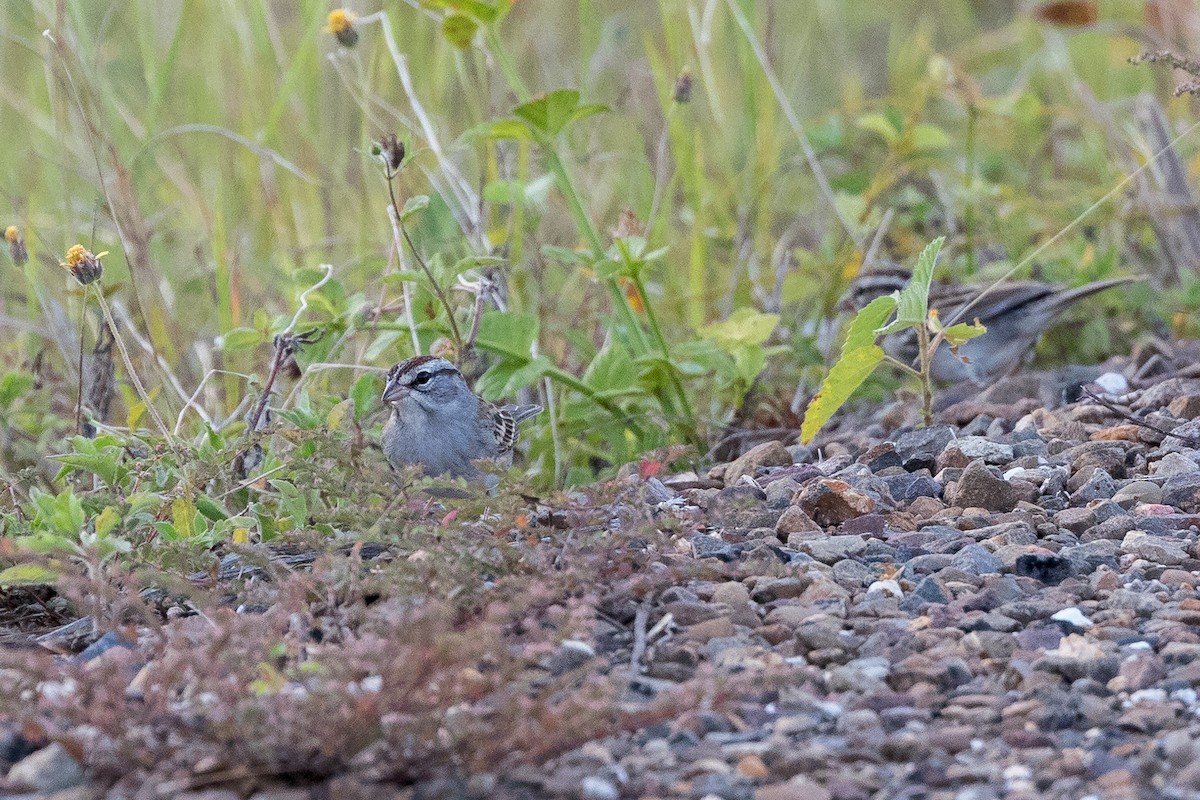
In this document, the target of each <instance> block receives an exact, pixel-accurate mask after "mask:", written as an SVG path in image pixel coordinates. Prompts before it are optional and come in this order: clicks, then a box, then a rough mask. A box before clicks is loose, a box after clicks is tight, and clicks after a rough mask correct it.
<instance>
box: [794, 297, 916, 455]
mask: <svg viewBox="0 0 1200 800" xmlns="http://www.w3.org/2000/svg"><path fill="white" fill-rule="evenodd" d="M895 309H896V298H895V297H892V296H891V295H885V296H884V297H876V298H875V299H874V300H872V301H871V302H870V303H868V304H867V305H866V307H864V308H863V309H862V310H861V311H859V312H858V314H856V315H855V317H854V319H853V320H852V321H851V322H850V329H849V330H848V331H847V332H846V341H845V342H843V343H842V352H841V355H840V356H839V357H838V360H837V363H835V364H834V365H833V367H832V368H831V369H830V370H829V374H828V375H826V376H825V380H824V381H823V382H822V383H821V389H820V391H818V392H817V394H816V396H815V397H813V399H812V400H811V401H810V402H809V404H808V409H807V410H806V411H805V412H804V422H803V423H802V424H801V426H800V440H801V441H802V442H804V443H805V444H807V443H808V442H810V441H812V438H813V437H814V436H816V435H817V432H818V431H820V430H821V428H822V427H824V425H825V423H826V422H828V421H829V420H830V418H831V417H832V416H833V415H834V414H836V413H837V410H838V409H839V408H841V407H842V405H843V404H844V403H845V402H846V401H847V400H848V399H850V396H851V395H852V394H854V391H855V390H856V389H858V387H859V386H861V385H862V382H863V381H865V380H866V379H867V376H868V375H870V374H871V372H872V371H873V370H874V369H875V367H877V366H879V362H881V361H883V356H884V353H883V348H881V347H879V345H877V344H875V340H876V338H877V337H878V334H877V333H876V331H877V329H878V328H879V326H880V325H882V324H883V322H884V321H885V320H886V319H887V318H888V317H889V316H891V314H892V312H893V311H895Z"/></svg>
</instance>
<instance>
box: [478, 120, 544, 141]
mask: <svg viewBox="0 0 1200 800" xmlns="http://www.w3.org/2000/svg"><path fill="white" fill-rule="evenodd" d="M474 130H475V131H476V132H477V133H480V134H482V135H483V136H484V137H486V138H488V139H516V140H517V141H526V140H528V139H530V138H532V136H531V129H530V127H529V123H527V122H525V121H524V120H520V119H498V120H494V121H492V122H489V123H486V124H485V125H482V126H479V127H478V128H475V129H474Z"/></svg>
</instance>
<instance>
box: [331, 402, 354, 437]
mask: <svg viewBox="0 0 1200 800" xmlns="http://www.w3.org/2000/svg"><path fill="white" fill-rule="evenodd" d="M347 415H349V416H350V417H352V418H353V416H354V401H353V400H350V399H346V400H343V401H342V402H340V403H338V404H337V405H335V406H334V407H333V408H331V409H329V413H328V414H327V415H326V416H325V427H326V428H328V429H329V430H330V432H332V431H336V430H338V429H339V428H341V427H342V423H343V422H345V421H346V416H347Z"/></svg>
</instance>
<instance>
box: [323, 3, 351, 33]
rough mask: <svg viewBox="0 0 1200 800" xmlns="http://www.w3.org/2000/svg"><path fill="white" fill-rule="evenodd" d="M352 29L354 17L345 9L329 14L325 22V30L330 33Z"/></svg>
mask: <svg viewBox="0 0 1200 800" xmlns="http://www.w3.org/2000/svg"><path fill="white" fill-rule="evenodd" d="M353 27H354V17H353V16H352V15H351V14H350V12H349V11H347V10H346V9H344V8H339V9H336V10H334V11H330V12H329V19H328V20H327V21H326V25H325V30H327V31H329V32H330V33H341V32H342V31H348V30H350V29H351V28H353Z"/></svg>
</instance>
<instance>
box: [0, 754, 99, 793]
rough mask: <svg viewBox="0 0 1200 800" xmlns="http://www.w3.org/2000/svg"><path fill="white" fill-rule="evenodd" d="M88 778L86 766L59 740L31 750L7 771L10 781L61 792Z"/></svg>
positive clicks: (43, 790) (46, 791)
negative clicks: (32, 751)
mask: <svg viewBox="0 0 1200 800" xmlns="http://www.w3.org/2000/svg"><path fill="white" fill-rule="evenodd" d="M84 780H85V777H84V774H83V767H81V766H80V765H79V762H78V761H76V760H75V759H74V758H72V757H71V754H70V753H68V752H67V749H66V748H65V747H63V746H62V745H61V744H59V743H58V742H51V743H50V744H49V745H47V746H46V747H43V748H42V749H41V750H38V751H37V752H35V753H32V754H30V755H28V756H25V758H23V759H21V760H20V761H18V762H17V763H16V764H14V765H13V767H12V769H10V770H9V771H8V782H9V783H10V784H13V785H15V786H22V787H27V788H29V789H33V790H35V791H38V792H45V793H49V792H59V791H62V790H64V789H70V788H72V787H74V786H79V785H80V784H82V783H83V782H84Z"/></svg>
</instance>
